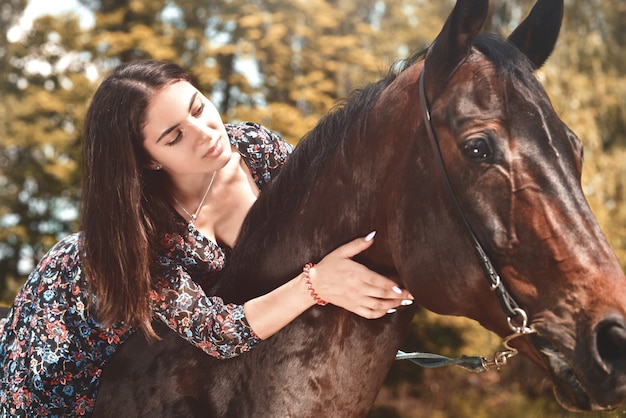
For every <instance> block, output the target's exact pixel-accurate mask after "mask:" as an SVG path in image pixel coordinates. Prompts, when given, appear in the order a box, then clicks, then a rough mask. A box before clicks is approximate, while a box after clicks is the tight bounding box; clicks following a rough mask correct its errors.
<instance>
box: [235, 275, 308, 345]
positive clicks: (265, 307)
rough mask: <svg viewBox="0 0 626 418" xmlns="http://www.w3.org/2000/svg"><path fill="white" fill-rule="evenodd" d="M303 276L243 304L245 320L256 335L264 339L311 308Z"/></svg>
mask: <svg viewBox="0 0 626 418" xmlns="http://www.w3.org/2000/svg"><path fill="white" fill-rule="evenodd" d="M314 304H315V302H314V301H313V299H312V298H311V295H310V294H309V291H308V289H307V287H306V284H305V278H304V275H303V274H299V275H298V276H297V277H295V278H294V279H292V280H290V281H288V282H287V283H285V284H284V285H282V286H280V287H278V288H276V289H274V290H273V291H271V292H270V293H267V294H265V295H263V296H260V297H258V298H255V299H252V300H250V301H248V302H246V303H245V304H244V311H245V313H246V319H247V320H248V323H249V324H250V327H252V329H253V330H254V332H255V333H256V335H258V336H259V337H260V338H262V339H266V338H269V337H271V336H272V335H274V334H275V333H276V332H278V331H279V330H280V329H281V328H283V327H284V326H285V325H287V324H288V323H290V322H291V321H293V320H294V319H296V318H297V317H298V316H299V315H300V314H302V313H303V312H304V311H306V310H307V309H309V308H310V307H311V306H313V305H314Z"/></svg>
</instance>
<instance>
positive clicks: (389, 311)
mask: <svg viewBox="0 0 626 418" xmlns="http://www.w3.org/2000/svg"><path fill="white" fill-rule="evenodd" d="M394 312H396V309H395V308H391V309H389V310H388V311H387V313H394Z"/></svg>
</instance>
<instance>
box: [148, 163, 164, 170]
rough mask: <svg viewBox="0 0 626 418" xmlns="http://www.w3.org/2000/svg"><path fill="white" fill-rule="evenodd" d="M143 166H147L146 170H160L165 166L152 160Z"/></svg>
mask: <svg viewBox="0 0 626 418" xmlns="http://www.w3.org/2000/svg"><path fill="white" fill-rule="evenodd" d="M143 168H145V169H146V170H156V171H160V170H161V169H162V168H163V167H162V166H161V164H159V163H158V162H157V161H150V162H148V163H146V164H144V166H143Z"/></svg>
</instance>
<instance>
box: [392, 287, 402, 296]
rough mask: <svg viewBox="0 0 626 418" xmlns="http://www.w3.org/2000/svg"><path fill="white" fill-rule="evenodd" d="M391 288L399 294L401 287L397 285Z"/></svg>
mask: <svg viewBox="0 0 626 418" xmlns="http://www.w3.org/2000/svg"><path fill="white" fill-rule="evenodd" d="M391 290H393V291H394V292H395V293H397V294H399V295H401V294H402V289H400V288H399V287H398V286H394V287H392V288H391Z"/></svg>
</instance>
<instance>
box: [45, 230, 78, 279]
mask: <svg viewBox="0 0 626 418" xmlns="http://www.w3.org/2000/svg"><path fill="white" fill-rule="evenodd" d="M81 252H82V233H80V232H75V233H73V234H70V235H68V236H66V237H65V238H62V239H61V240H59V241H58V242H57V243H56V244H54V245H53V246H52V247H51V248H50V249H49V250H48V252H47V253H46V254H45V255H44V256H43V258H42V259H41V261H40V262H39V267H40V268H50V267H51V266H56V267H58V268H60V269H68V270H71V269H73V268H74V267H77V266H78V265H79V263H80V257H81Z"/></svg>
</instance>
